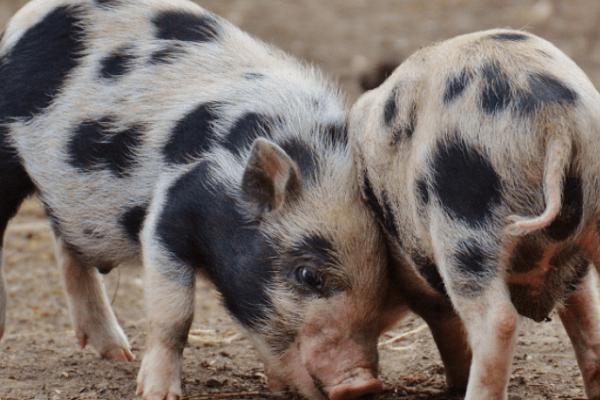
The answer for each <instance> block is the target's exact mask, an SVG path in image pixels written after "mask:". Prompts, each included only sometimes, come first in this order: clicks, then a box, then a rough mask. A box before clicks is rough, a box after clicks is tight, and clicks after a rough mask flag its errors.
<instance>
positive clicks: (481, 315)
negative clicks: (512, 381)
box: [434, 237, 519, 400]
mask: <svg viewBox="0 0 600 400" xmlns="http://www.w3.org/2000/svg"><path fill="white" fill-rule="evenodd" d="M434 243H438V244H442V246H443V244H444V243H447V242H446V241H444V238H443V237H439V238H434ZM495 250H497V247H496V244H494V241H493V240H490V241H489V242H488V243H486V240H485V239H483V238H481V237H478V238H476V239H466V240H461V241H458V242H456V244H453V245H447V247H446V248H441V249H439V251H438V252H437V254H444V256H443V257H439V258H440V260H439V265H440V267H441V268H440V269H441V271H442V272H443V276H444V283H445V284H446V287H447V288H448V293H449V295H450V298H451V300H452V303H453V305H454V307H455V309H456V311H457V313H458V314H459V316H460V318H461V319H462V321H463V324H464V327H465V330H466V332H467V337H468V341H469V345H470V347H471V350H472V361H471V368H470V371H469V383H468V385H467V393H466V397H465V399H466V400H484V399H485V400H505V399H507V398H508V395H507V388H508V381H509V377H510V371H511V363H512V358H513V352H514V347H515V339H516V332H517V325H518V321H519V315H518V313H517V311H516V310H515V308H514V306H513V304H512V302H511V299H510V294H509V291H508V287H507V285H506V283H505V281H504V280H503V279H502V277H501V276H500V275H501V274H500V272H499V271H501V270H502V269H501V266H500V265H499V262H498V261H497V258H498V256H497V254H498V253H499V252H497V251H495Z"/></svg>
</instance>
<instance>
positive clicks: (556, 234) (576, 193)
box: [544, 176, 583, 242]
mask: <svg viewBox="0 0 600 400" xmlns="http://www.w3.org/2000/svg"><path fill="white" fill-rule="evenodd" d="M562 196H563V201H562V209H561V210H560V213H559V214H558V216H557V217H556V219H555V220H554V221H552V223H551V224H550V225H549V226H548V227H547V228H546V229H545V230H544V232H545V234H546V235H547V236H548V237H549V238H550V239H552V240H554V241H557V242H560V241H563V240H566V239H568V238H569V236H571V235H572V234H573V233H575V231H576V230H577V228H578V227H579V224H580V223H581V219H582V218H583V185H582V183H581V179H580V178H578V177H575V176H568V177H567V178H566V179H565V182H564V184H563V194H562Z"/></svg>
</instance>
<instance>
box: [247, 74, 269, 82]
mask: <svg viewBox="0 0 600 400" xmlns="http://www.w3.org/2000/svg"><path fill="white" fill-rule="evenodd" d="M244 78H245V79H247V80H249V81H255V80H259V79H264V78H265V74H261V73H260V72H246V73H245V74H244Z"/></svg>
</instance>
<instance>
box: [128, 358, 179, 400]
mask: <svg viewBox="0 0 600 400" xmlns="http://www.w3.org/2000/svg"><path fill="white" fill-rule="evenodd" d="M136 394H137V395H138V396H141V397H142V398H143V399H144V400H181V398H182V390H181V359H180V356H178V355H177V354H175V353H174V352H172V351H170V350H167V349H164V348H154V349H151V350H150V351H148V353H147V354H146V355H145V356H144V360H143V361H142V366H141V368H140V372H139V373H138V377H137V390H136Z"/></svg>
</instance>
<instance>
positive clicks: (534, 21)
mask: <svg viewBox="0 0 600 400" xmlns="http://www.w3.org/2000/svg"><path fill="white" fill-rule="evenodd" d="M23 3H24V1H12V0H0V27H1V26H2V25H3V24H4V23H5V21H6V20H7V19H8V18H9V17H10V15H12V13H13V12H14V11H16V10H17V8H18V7H19V6H20V5H22V4H23ZM200 3H202V4H203V5H204V6H205V7H207V8H209V9H211V10H213V11H215V12H217V13H219V14H221V15H222V16H224V17H226V18H228V19H230V20H232V21H233V22H234V23H236V24H238V25H240V26H241V27H243V28H244V29H246V30H247V31H249V32H252V33H254V34H256V35H257V36H259V37H260V38H262V39H264V40H267V41H270V42H273V43H275V44H277V45H279V46H281V47H282V48H284V49H286V50H288V51H289V52H291V53H293V54H295V55H298V56H300V57H303V58H306V59H308V60H310V61H312V62H314V63H316V64H318V65H320V66H322V67H323V68H324V69H325V70H326V71H327V72H328V73H329V74H331V75H332V76H333V77H335V78H336V79H337V80H338V81H339V82H340V83H341V85H342V86H343V88H344V89H345V90H346V91H347V93H348V95H349V100H351V101H352V100H353V99H354V98H355V97H356V96H357V95H358V94H359V93H360V89H359V85H358V80H359V76H360V75H361V73H362V72H363V71H365V70H368V69H369V68H371V67H373V66H374V65H376V64H377V63H379V62H381V61H387V60H401V59H402V58H404V57H406V56H407V55H409V54H410V53H411V52H412V51H414V50H415V49H417V48H419V47H420V46H423V45H427V44H428V43H431V42H432V41H437V40H441V39H444V38H448V37H451V36H453V35H456V34H460V33H464V32H470V31H474V30H478V29H484V28H492V27H516V28H526V29H529V30H531V31H533V32H535V33H538V34H540V35H542V36H545V37H546V38H548V39H550V40H551V41H553V42H554V43H556V44H557V45H558V46H559V47H560V48H562V49H563V50H564V51H565V52H566V53H568V54H569V55H570V56H572V57H573V58H574V59H575V61H576V62H578V63H579V64H580V65H581V66H582V67H583V68H584V70H585V71H586V72H587V73H588V74H589V75H590V76H591V78H592V80H593V81H594V82H595V83H596V84H597V85H598V84H600V43H599V42H600V2H599V1H597V0H568V1H547V0H544V1H533V0H510V1H508V0H505V1H501V0H487V1H481V0H479V1H478V0H445V1H442V0H429V1H417V0H414V1H412V0H411V1H408V0H406V1H404V0H396V1H394V0H206V1H200ZM1 195H2V194H1V193H0V196H1ZM5 250H6V251H5V257H6V275H7V281H8V290H9V302H10V303H9V309H8V325H7V332H6V336H5V338H4V339H3V341H2V342H0V399H1V400H16V399H19V400H21V399H36V400H45V399H128V398H132V397H133V393H134V390H135V383H134V381H135V374H136V370H137V367H138V363H131V364H127V363H114V362H108V361H103V360H100V359H98V357H97V356H96V355H95V354H94V353H93V351H92V350H90V349H85V350H80V349H79V348H78V347H77V345H76V341H75V339H74V337H73V331H72V330H71V327H70V324H69V321H68V315H67V308H66V304H65V300H64V297H63V294H62V289H61V285H60V279H59V275H58V271H57V268H56V267H55V261H54V256H53V253H52V238H51V235H50V231H49V228H48V226H47V224H46V223H45V217H44V215H43V212H42V211H41V210H40V208H39V206H38V204H37V202H35V201H30V202H28V203H26V204H25V205H24V207H23V209H22V211H21V212H20V214H19V215H18V217H17V218H16V219H15V220H14V221H13V222H12V224H11V227H10V229H9V231H8V235H7V240H6V249H5ZM140 278H141V269H140V268H139V267H137V266H125V267H123V268H120V269H118V270H115V271H114V272H113V273H112V274H111V275H110V276H108V278H107V285H108V288H109V292H110V294H111V296H112V299H113V303H114V307H115V309H116V311H117V313H118V316H119V319H120V320H121V321H122V324H123V327H124V329H125V330H126V332H127V334H128V335H129V337H130V339H131V342H132V345H133V350H134V352H135V354H136V355H137V356H138V358H140V357H141V355H142V347H143V342H144V319H143V318H144V316H143V313H142V286H141V279H140ZM197 296H198V301H197V304H198V305H197V310H196V320H195V322H194V327H193V329H194V333H195V335H194V336H193V337H192V339H191V343H190V345H189V347H188V348H187V349H186V352H185V364H186V365H185V375H184V381H185V392H186V394H187V395H188V397H187V398H188V399H216V398H238V399H239V398H248V399H265V398H270V395H269V394H268V392H267V390H266V388H265V385H264V377H263V375H262V367H261V364H260V363H259V362H258V361H257V357H256V354H255V352H254V351H253V350H252V348H251V346H250V344H249V342H248V340H246V339H245V338H243V337H240V336H239V335H237V333H236V329H235V327H234V325H233V323H232V322H231V320H230V319H229V317H228V316H227V314H226V313H225V312H224V311H223V309H222V308H221V307H220V305H219V301H218V297H217V295H216V294H215V292H214V291H213V290H212V289H211V288H210V287H209V286H208V285H204V284H203V285H200V286H199V288H198V291H197ZM422 324H423V323H422V322H421V321H420V320H418V319H416V318H412V319H409V320H408V321H405V322H404V323H402V324H400V325H399V326H397V327H396V328H395V329H394V331H395V332H410V331H412V330H415V329H417V333H414V334H410V335H408V336H407V338H406V340H404V341H402V342H399V343H395V344H394V345H393V346H394V348H391V347H390V346H385V347H384V348H383V349H382V356H381V359H382V371H383V378H384V381H385V383H386V387H387V388H388V390H387V392H386V393H385V394H383V395H382V396H380V397H378V399H413V400H414V399H448V398H449V397H448V396H447V395H445V394H444V393H443V381H444V379H443V370H442V367H441V363H440V360H439V357H438V355H437V353H436V350H435V348H434V346H433V342H432V340H431V338H430V335H429V334H428V333H427V331H423V330H419V328H420V327H421V326H422ZM581 388H582V380H581V378H580V376H579V372H578V369H577V366H576V363H575V358H574V356H573V354H572V350H571V348H570V345H569V343H568V340H567V338H566V335H565V334H564V332H563V329H562V327H561V325H560V323H559V322H558V319H557V318H554V320H553V321H552V322H549V323H544V324H533V323H525V324H524V326H523V328H522V332H521V334H520V335H519V341H518V350H517V355H516V359H515V369H514V373H513V378H512V380H511V388H510V393H511V399H513V400H516V399H527V400H536V399H577V398H583V396H584V395H583V391H582V389H581ZM235 393H238V394H235ZM217 394H218V395H217ZM218 396H221V397H218ZM280 398H282V399H283V398H290V396H284V397H280Z"/></svg>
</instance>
